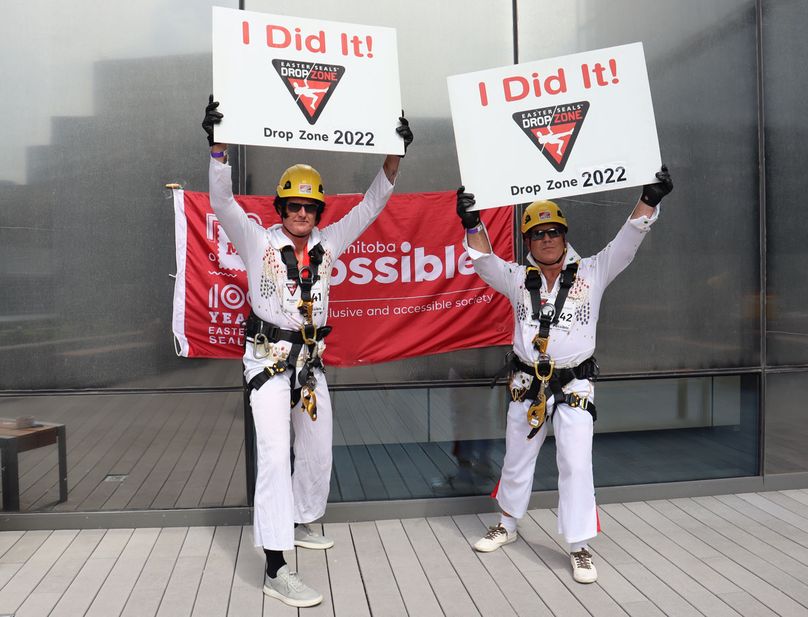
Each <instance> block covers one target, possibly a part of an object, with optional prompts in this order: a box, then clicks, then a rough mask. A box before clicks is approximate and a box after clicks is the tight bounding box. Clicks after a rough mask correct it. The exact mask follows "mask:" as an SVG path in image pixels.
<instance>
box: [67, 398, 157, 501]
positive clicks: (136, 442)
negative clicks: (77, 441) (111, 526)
mask: <svg viewBox="0 0 808 617" xmlns="http://www.w3.org/2000/svg"><path fill="white" fill-rule="evenodd" d="M152 396H154V395H152ZM148 398H149V399H151V396H149V397H148ZM149 407H150V408H149ZM147 409H148V410H149V411H146V412H144V413H143V414H142V415H139V417H138V419H137V420H136V421H135V422H134V425H133V426H131V427H129V429H128V430H127V431H126V433H125V434H124V435H121V437H120V438H119V439H118V441H117V442H116V443H115V445H114V447H113V448H112V449H111V450H110V452H109V453H108V454H107V456H105V457H104V458H103V459H102V460H101V461H99V463H98V465H97V466H96V468H95V469H93V471H92V472H91V473H89V474H87V476H85V478H84V479H83V480H82V483H90V486H89V489H90V490H89V492H88V493H87V496H86V497H85V498H84V500H83V501H82V503H81V506H80V507H81V509H82V510H99V509H101V506H103V505H104V503H105V502H106V501H107V500H108V499H109V498H110V497H111V496H112V494H113V493H115V491H117V490H118V489H119V488H120V487H121V484H122V483H121V482H105V481H104V478H105V477H106V476H107V475H110V474H114V475H128V474H129V473H130V472H131V471H132V468H133V467H134V466H135V465H136V463H137V461H138V460H139V459H140V458H141V457H142V456H143V451H144V450H146V449H147V448H148V447H149V445H150V444H151V443H152V442H153V441H154V438H155V437H156V436H157V435H158V434H159V433H160V431H161V430H162V427H163V425H164V424H165V422H166V420H167V419H168V418H169V417H170V416H169V415H168V414H166V413H164V409H163V408H162V407H160V406H158V405H157V404H153V405H151V406H147ZM130 413H131V412H130ZM128 479H129V478H128V477H127V478H126V480H128ZM126 480H124V482H126ZM93 485H94V486H93ZM74 491H75V489H74Z"/></svg>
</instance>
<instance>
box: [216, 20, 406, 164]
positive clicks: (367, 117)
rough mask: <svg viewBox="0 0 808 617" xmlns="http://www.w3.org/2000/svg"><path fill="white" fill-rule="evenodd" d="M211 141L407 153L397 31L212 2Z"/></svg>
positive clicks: (315, 148)
mask: <svg viewBox="0 0 808 617" xmlns="http://www.w3.org/2000/svg"><path fill="white" fill-rule="evenodd" d="M213 93H214V98H215V99H216V100H217V101H219V102H220V106H219V111H221V112H222V113H223V114H224V119H223V120H222V122H221V124H219V125H217V126H216V129H215V135H216V140H217V141H221V142H223V143H234V144H249V145H254V146H280V147H283V148H306V149H311V150H337V151H342V152H375V153H382V154H404V144H403V141H402V140H401V138H400V137H399V136H398V134H397V133H396V131H395V129H396V127H397V126H398V118H399V116H400V115H401V92H400V89H399V79H398V52H397V49H396V31H395V30H394V29H392V28H381V27H375V26H360V25H355V24H343V23H335V22H327V21H320V20H314V19H303V18H299V17H288V16H282V15H268V14H265V13H255V12H249V11H238V10H234V9H227V8H223V7H218V6H215V7H213Z"/></svg>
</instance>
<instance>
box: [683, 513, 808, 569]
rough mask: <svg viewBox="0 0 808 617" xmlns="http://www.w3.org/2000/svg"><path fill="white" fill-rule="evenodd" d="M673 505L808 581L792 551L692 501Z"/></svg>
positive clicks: (803, 566)
mask: <svg viewBox="0 0 808 617" xmlns="http://www.w3.org/2000/svg"><path fill="white" fill-rule="evenodd" d="M671 503H673V504H674V505H676V506H678V507H679V508H681V509H682V510H684V511H685V512H687V513H688V514H689V515H690V516H692V517H693V518H695V519H696V520H697V521H700V522H701V523H703V524H704V525H706V526H707V527H709V528H710V529H712V530H713V531H716V532H718V533H719V534H721V535H722V536H724V537H725V538H727V539H729V540H731V541H732V542H735V543H737V544H739V545H741V546H743V547H744V548H745V549H746V550H748V551H751V552H752V553H754V554H755V555H757V556H758V557H760V558H761V559H765V560H766V561H768V562H769V563H770V564H772V565H774V566H776V567H778V568H781V569H783V570H785V571H787V572H788V573H789V574H790V575H792V576H794V577H795V578H798V579H799V580H801V581H806V580H808V566H806V565H805V564H804V563H801V562H800V561H798V560H796V559H794V558H793V557H792V556H791V554H790V553H791V551H790V550H786V551H785V552H783V551H781V550H779V549H777V548H775V547H773V546H772V545H771V544H767V543H766V542H763V541H761V540H760V539H759V538H757V537H756V536H754V534H751V533H749V531H748V530H746V529H741V528H739V527H736V526H735V525H733V524H732V523H730V522H729V521H727V520H726V519H724V518H721V517H720V516H718V515H717V514H715V513H714V512H711V511H710V510H708V509H707V508H705V507H704V506H702V505H701V504H699V503H697V502H696V501H694V500H692V499H673V500H671Z"/></svg>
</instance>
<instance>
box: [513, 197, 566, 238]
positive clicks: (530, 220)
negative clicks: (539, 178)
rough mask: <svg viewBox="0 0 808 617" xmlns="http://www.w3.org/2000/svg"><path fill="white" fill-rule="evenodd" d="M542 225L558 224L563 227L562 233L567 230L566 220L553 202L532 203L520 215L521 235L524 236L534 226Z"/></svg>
mask: <svg viewBox="0 0 808 617" xmlns="http://www.w3.org/2000/svg"><path fill="white" fill-rule="evenodd" d="M543 223H559V224H561V225H563V226H564V231H565V232H566V231H567V229H569V227H568V225H567V219H565V218H564V215H563V214H562V213H561V208H559V207H558V204H556V203H555V202H554V201H547V200H546V199H545V200H542V201H534V202H533V203H532V204H530V205H529V206H528V207H527V208H525V212H524V214H522V233H523V234H526V233H527V232H529V231H530V230H531V229H532V228H534V227H535V226H536V225H542V224H543Z"/></svg>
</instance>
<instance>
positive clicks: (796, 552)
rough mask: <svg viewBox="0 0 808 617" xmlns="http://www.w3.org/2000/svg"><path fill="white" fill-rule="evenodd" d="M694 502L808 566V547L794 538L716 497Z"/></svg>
mask: <svg viewBox="0 0 808 617" xmlns="http://www.w3.org/2000/svg"><path fill="white" fill-rule="evenodd" d="M693 501H695V502H696V503H697V504H699V505H700V506H702V507H703V508H706V509H707V510H709V511H710V512H712V513H714V514H716V515H718V516H720V517H721V518H722V519H724V520H726V521H728V522H729V523H732V524H733V525H735V527H737V528H739V529H741V530H743V531H744V533H746V534H748V535H749V536H752V537H754V538H758V539H759V540H762V541H763V542H766V544H769V545H770V546H774V547H776V548H777V549H779V550H780V551H783V552H784V553H787V554H788V555H789V556H791V557H793V558H794V559H796V560H798V561H800V562H801V563H802V564H806V565H808V547H805V546H803V545H801V544H799V542H797V541H795V540H794V539H792V537H790V536H787V535H783V534H781V533H777V532H776V531H772V530H771V529H769V528H768V527H766V526H765V525H761V524H760V523H758V522H757V521H755V520H754V519H752V518H750V517H748V516H745V515H744V514H742V513H740V512H738V511H737V510H735V509H733V508H730V507H729V506H728V505H726V504H725V503H723V502H721V501H719V500H718V499H716V498H715V497H696V498H694V499H693Z"/></svg>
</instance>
